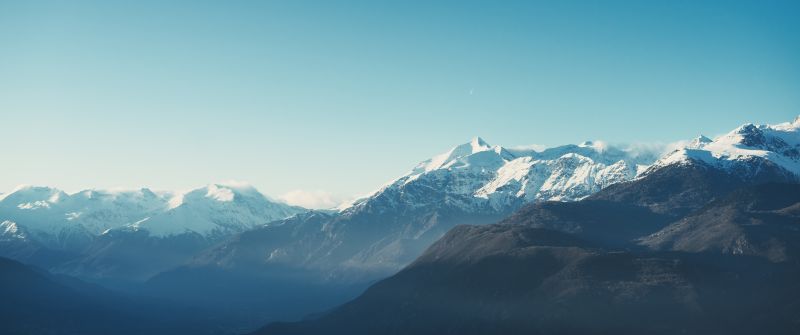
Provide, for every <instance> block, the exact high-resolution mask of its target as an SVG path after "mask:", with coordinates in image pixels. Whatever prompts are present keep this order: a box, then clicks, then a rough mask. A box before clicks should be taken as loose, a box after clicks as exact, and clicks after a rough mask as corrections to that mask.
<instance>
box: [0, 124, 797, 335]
mask: <svg viewBox="0 0 800 335" xmlns="http://www.w3.org/2000/svg"><path fill="white" fill-rule="evenodd" d="M798 129H800V118H798V119H795V120H794V121H793V122H787V123H783V124H779V125H753V124H747V125H743V126H741V127H738V128H736V129H734V130H733V131H731V132H729V133H727V134H725V135H722V136H719V137H716V138H715V139H713V140H712V139H709V138H707V137H705V136H700V137H698V138H697V139H695V140H693V141H691V142H686V144H685V145H682V146H680V147H678V148H677V149H675V150H672V151H670V152H666V153H664V154H660V153H655V152H649V151H641V150H634V149H632V148H629V147H622V146H610V145H606V144H604V143H600V142H584V143H582V144H579V145H565V146H560V147H554V148H549V149H544V150H527V149H515V148H504V147H500V146H492V145H489V144H487V143H486V142H485V141H484V140H482V139H480V138H474V139H472V140H471V141H470V142H468V143H465V144H462V145H458V146H456V147H454V148H452V149H451V150H449V151H447V152H445V153H443V154H441V155H437V156H435V157H433V158H430V159H428V160H425V161H423V162H421V163H419V164H418V165H417V166H416V167H414V168H412V169H411V171H409V172H408V173H407V174H405V175H403V176H401V177H399V178H397V179H395V180H393V181H391V182H389V183H387V184H386V185H384V186H383V187H381V188H379V189H378V190H376V191H375V192H373V193H372V194H370V195H368V196H366V197H364V198H362V199H359V200H356V201H355V202H353V203H351V204H348V205H345V206H342V207H340V208H338V209H336V210H330V211H313V210H306V209H302V208H298V207H292V206H288V205H285V204H282V203H278V202H275V201H272V200H270V199H268V198H267V197H265V196H264V195H262V194H261V193H260V192H258V191H257V190H255V189H254V188H253V187H251V186H248V185H244V184H239V183H223V184H212V185H209V186H207V187H203V188H200V189H196V190H192V191H189V192H153V191H150V190H148V189H142V190H135V191H101V190H89V191H82V192H78V193H75V194H67V193H64V192H61V191H58V190H55V189H51V188H46V187H21V188H18V189H16V190H14V191H12V192H10V193H8V194H4V195H0V222H2V223H0V256H5V257H9V258H13V259H16V260H19V261H22V262H25V263H28V264H31V265H33V266H38V267H42V268H45V269H46V271H50V272H53V273H57V274H60V275H69V276H74V277H78V278H80V279H82V280H87V281H91V282H95V283H100V284H103V285H105V286H108V287H112V288H115V289H119V290H122V291H124V292H125V294H131V295H135V296H142V297H149V298H157V299H163V300H164V301H169V302H170V303H172V304H177V305H181V306H194V307H196V308H199V309H201V310H203V311H210V313H215V314H216V315H217V318H218V319H219V320H221V321H220V322H219V323H220V324H232V323H235V324H238V325H239V328H238V329H239V330H241V329H254V328H255V327H257V326H260V325H263V324H265V323H269V322H272V321H277V320H298V319H299V318H301V317H303V316H305V315H308V314H309V313H313V312H321V311H324V310H326V309H327V310H328V312H324V313H322V314H317V315H315V316H312V317H309V318H308V319H307V320H305V321H300V322H295V323H271V324H270V325H268V326H266V327H265V328H263V329H261V330H260V331H259V332H260V333H264V334H295V333H296V334H324V333H349V334H353V333H356V334H358V333H365V334H366V333H394V334H408V333H423V334H424V333H430V334H433V333H437V334H438V333H460V334H461V333H466V334H469V333H475V334H478V333H498V332H500V333H609V332H613V333H628V332H630V333H642V332H646V333H675V332H684V333H702V332H704V331H708V330H710V329H713V327H712V326H713V325H714V324H715V323H718V322H727V324H729V326H728V327H723V328H724V329H726V330H730V331H732V332H745V331H746V330H749V331H755V330H764V329H767V330H770V331H771V332H775V333H791V332H792V331H794V330H797V329H800V328H797V320H800V318H798V317H800V315H796V313H793V312H792V311H793V310H797V309H796V307H797V306H800V299H798V295H797V294H798V292H800V290H798V287H797V285H796V284H793V283H794V282H798V281H796V279H800V277H798V276H797V273H798V271H797V270H796V268H797V264H798V263H797V256H798V254H797V248H798V243H800V241H798V240H797V238H798V236H800V235H798V231H799V229H800V226H798V224H800V217H798V210H797V209H798V206H800V199H798V198H797V196H798V195H800V189H797V184H796V183H797V182H798V181H800V131H799V130H798ZM755 270H757V271H756V272H753V271H755ZM384 278H385V279H384ZM753 287H758V289H754V288H753ZM365 289H366V291H365ZM746 289H749V290H750V291H751V292H752V294H750V293H748V294H746V295H745V294H744V293H742V294H738V293H737V294H738V295H737V299H740V300H739V301H741V303H740V304H738V305H739V306H728V305H729V304H726V303H725V302H726V300H725V299H724V297H725V296H726V295H730V294H732V293H731V292H745V291H747V290H746ZM362 292H363V294H362ZM351 299H354V300H352V301H351V302H349V303H346V304H344V305H342V306H340V307H335V306H337V305H339V304H341V303H343V302H346V301H348V300H351ZM773 305H774V306H773ZM745 315H752V316H753V317H755V318H756V319H757V322H756V321H753V322H751V323H744V322H743V321H742V320H743V317H744V316H745ZM701 319H702V320H701ZM619 320H626V322H620V321H619ZM630 320H635V321H630ZM628 321H630V322H628ZM712 321H713V322H712ZM754 325H757V326H758V327H761V328H753V327H755V326H754Z"/></svg>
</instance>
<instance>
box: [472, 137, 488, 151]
mask: <svg viewBox="0 0 800 335" xmlns="http://www.w3.org/2000/svg"><path fill="white" fill-rule="evenodd" d="M469 144H470V145H471V146H472V148H473V150H474V149H478V148H486V147H490V145H489V143H486V141H484V140H483V139H482V138H480V136H475V137H473V138H472V140H471V141H470V142H469Z"/></svg>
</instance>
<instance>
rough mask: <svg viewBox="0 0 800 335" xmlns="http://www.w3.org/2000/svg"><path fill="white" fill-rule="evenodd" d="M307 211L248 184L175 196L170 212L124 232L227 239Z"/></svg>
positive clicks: (130, 225) (212, 186) (205, 188)
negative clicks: (270, 197)
mask: <svg viewBox="0 0 800 335" xmlns="http://www.w3.org/2000/svg"><path fill="white" fill-rule="evenodd" d="M304 211H305V209H303V208H300V207H293V206H288V205H285V204H282V203H277V202H273V201H270V200H269V199H267V197H265V196H264V195H263V194H261V193H260V192H259V191H258V190H256V189H255V188H254V187H252V186H250V185H247V184H240V183H228V184H211V185H208V186H206V187H202V188H198V189H195V190H192V191H189V192H186V193H183V194H178V195H176V196H175V197H173V198H172V199H170V200H169V209H168V210H166V211H163V212H161V213H157V214H155V215H153V216H149V217H146V218H143V219H141V220H139V221H136V222H135V223H132V224H129V225H126V226H125V228H130V229H134V230H145V231H147V232H149V234H150V235H151V236H157V237H166V236H171V235H179V234H183V233H197V234H200V235H202V236H212V235H227V234H231V233H236V232H242V231H245V230H247V229H250V228H253V227H255V226H257V225H263V224H267V223H269V222H271V221H275V220H280V219H284V218H287V217H289V216H292V215H294V214H297V213H301V212H304Z"/></svg>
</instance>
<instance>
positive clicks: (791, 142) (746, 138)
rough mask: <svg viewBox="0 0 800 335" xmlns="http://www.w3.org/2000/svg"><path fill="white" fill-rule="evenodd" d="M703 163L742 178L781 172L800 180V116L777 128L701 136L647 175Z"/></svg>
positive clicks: (754, 127)
mask: <svg viewBox="0 0 800 335" xmlns="http://www.w3.org/2000/svg"><path fill="white" fill-rule="evenodd" d="M692 163H702V164H705V165H708V166H711V167H714V168H717V169H721V170H724V171H727V172H729V173H733V174H737V175H740V176H741V177H752V176H754V175H756V174H758V173H760V171H762V170H764V169H766V168H770V169H772V168H777V169H780V170H782V171H784V172H785V173H787V174H789V175H793V176H794V177H795V178H800V116H798V117H797V118H795V120H794V121H792V122H785V123H781V124H777V125H754V124H752V123H749V124H745V125H742V126H740V127H738V128H736V129H734V130H733V131H731V132H729V133H727V134H725V135H722V136H720V137H717V138H715V139H713V140H711V139H709V138H708V137H705V136H702V135H701V136H700V137H698V138H696V139H694V140H693V141H692V142H690V143H689V144H688V145H686V146H684V147H682V148H679V149H677V150H675V151H673V152H671V153H668V154H667V155H665V156H664V157H662V158H661V159H659V160H658V161H657V162H656V163H655V164H653V166H651V167H650V168H649V169H648V170H647V171H645V172H644V174H648V173H651V172H652V171H655V170H658V169H660V168H663V167H665V166H669V165H675V164H692Z"/></svg>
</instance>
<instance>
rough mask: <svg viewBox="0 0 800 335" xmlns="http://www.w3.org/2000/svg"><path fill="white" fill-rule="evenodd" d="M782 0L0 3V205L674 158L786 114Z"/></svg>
mask: <svg viewBox="0 0 800 335" xmlns="http://www.w3.org/2000/svg"><path fill="white" fill-rule="evenodd" d="M799 16H800V2H797V1H786V2H781V1H746V2H740V1H715V2H712V1H627V2H615V1H545V2H534V1H520V2H513V1H508V2H497V1H420V2H413V1H395V2H389V1H344V2H342V1H315V2H305V1H270V2H268V1H252V2H248V1H207V2H206V1H186V2H179V1H170V2H166V1H124V2H123V1H120V2H114V1H98V2H88V1H87V2H85V1H54V2H47V1H44V2H41V1H18V2H17V1H0V131H2V133H1V134H2V136H3V140H2V141H0V152H2V155H3V163H2V164H0V166H2V167H0V169H1V171H0V192H3V191H8V190H10V189H11V188H13V187H14V186H15V185H17V184H21V183H26V184H46V185H52V186H57V187H60V188H63V189H66V190H68V191H76V190H78V189H82V188H87V187H98V188H109V187H139V186H148V187H152V188H156V189H186V188H191V187H196V186H200V185H203V184H206V183H209V182H214V181H222V180H230V179H237V180H245V181H249V182H251V183H253V184H254V185H255V186H257V187H258V188H259V189H260V190H261V191H262V192H264V193H267V194H270V195H274V196H277V195H280V194H284V193H286V192H289V191H292V190H304V191H317V192H316V193H315V194H327V193H332V194H333V195H334V196H336V197H339V196H340V197H349V196H353V195H359V194H363V193H365V192H369V191H371V190H373V189H375V188H376V187H378V186H380V185H382V184H383V183H384V182H386V181H388V180H390V179H392V178H394V177H397V176H398V175H401V174H403V173H404V172H406V171H407V170H409V169H410V168H412V167H413V166H414V165H415V164H416V163H417V162H418V161H420V160H423V159H425V158H427V157H430V156H432V155H434V154H436V153H439V152H442V151H445V150H447V149H448V148H449V147H452V146H454V145H456V144H459V143H461V142H466V141H468V140H469V139H470V138H471V137H473V136H476V135H480V136H481V137H483V138H484V139H486V140H487V141H488V142H489V143H492V144H502V145H507V146H514V145H524V144H533V143H536V144H543V145H558V144H565V143H577V142H581V141H583V140H587V139H603V140H606V141H608V142H611V143H619V142H671V141H675V140H681V139H686V138H691V137H694V136H695V135H697V134H698V133H701V132H702V133H705V134H710V135H714V134H719V133H722V132H725V131H727V130H729V129H732V128H734V127H736V126H738V125H739V124H742V123H745V122H756V123H778V122H783V121H788V120H790V119H791V118H793V117H794V116H796V115H797V114H800V94H798V93H800V20H797V17H799Z"/></svg>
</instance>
